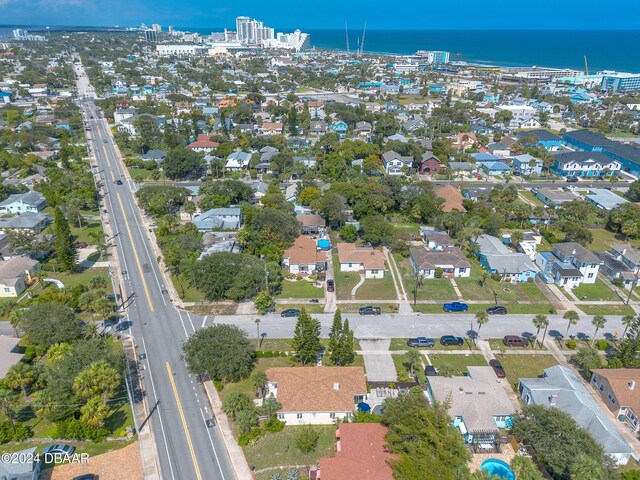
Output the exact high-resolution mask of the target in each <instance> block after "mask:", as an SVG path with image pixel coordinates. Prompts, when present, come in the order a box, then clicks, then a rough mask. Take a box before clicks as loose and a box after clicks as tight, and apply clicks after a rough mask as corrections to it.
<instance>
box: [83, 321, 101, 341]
mask: <svg viewBox="0 0 640 480" xmlns="http://www.w3.org/2000/svg"><path fill="white" fill-rule="evenodd" d="M84 331H85V334H86V335H87V337H88V338H95V337H97V336H98V324H97V323H96V322H89V323H87V324H86V325H85V327H84Z"/></svg>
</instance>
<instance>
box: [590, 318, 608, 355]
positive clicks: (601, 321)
mask: <svg viewBox="0 0 640 480" xmlns="http://www.w3.org/2000/svg"><path fill="white" fill-rule="evenodd" d="M606 323H607V319H606V318H604V315H595V316H594V317H593V320H591V324H592V325H593V326H594V327H596V331H595V333H594V334H593V338H592V339H591V348H593V344H594V343H595V342H596V335H598V330H600V329H601V328H604V326H605V325H606Z"/></svg>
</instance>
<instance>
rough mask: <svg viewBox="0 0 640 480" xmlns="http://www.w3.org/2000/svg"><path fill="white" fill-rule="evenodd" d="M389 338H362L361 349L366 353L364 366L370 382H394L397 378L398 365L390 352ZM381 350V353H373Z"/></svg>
mask: <svg viewBox="0 0 640 480" xmlns="http://www.w3.org/2000/svg"><path fill="white" fill-rule="evenodd" d="M390 343H391V342H390V340H389V339H380V340H360V349H361V350H362V351H365V352H367V353H364V354H363V355H362V357H363V358H364V366H365V369H366V371H367V380H368V381H370V382H394V381H396V380H397V378H398V377H397V373H396V367H395V365H394V364H393V358H391V353H390V352H389V344H390ZM377 351H380V353H373V352H377Z"/></svg>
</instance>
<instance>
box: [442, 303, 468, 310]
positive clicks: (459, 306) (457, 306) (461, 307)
mask: <svg viewBox="0 0 640 480" xmlns="http://www.w3.org/2000/svg"><path fill="white" fill-rule="evenodd" d="M442 308H443V309H444V311H445V312H466V311H467V310H469V305H467V304H466V303H462V302H451V303H445V304H444V305H443V306H442Z"/></svg>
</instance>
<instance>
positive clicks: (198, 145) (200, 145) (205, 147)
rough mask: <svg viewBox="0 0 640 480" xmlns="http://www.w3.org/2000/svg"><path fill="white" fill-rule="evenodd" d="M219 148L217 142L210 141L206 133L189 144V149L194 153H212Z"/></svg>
mask: <svg viewBox="0 0 640 480" xmlns="http://www.w3.org/2000/svg"><path fill="white" fill-rule="evenodd" d="M219 146H220V143H219V142H214V141H212V140H211V136H210V135H207V134H206V133H201V134H199V135H198V138H197V140H196V141H195V142H191V143H190V144H189V148H190V149H191V150H193V151H194V152H204V153H213V152H214V151H216V150H217V149H218V147H219Z"/></svg>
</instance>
